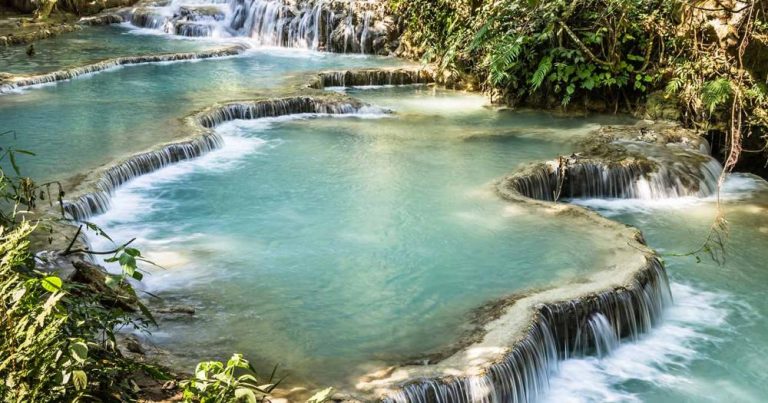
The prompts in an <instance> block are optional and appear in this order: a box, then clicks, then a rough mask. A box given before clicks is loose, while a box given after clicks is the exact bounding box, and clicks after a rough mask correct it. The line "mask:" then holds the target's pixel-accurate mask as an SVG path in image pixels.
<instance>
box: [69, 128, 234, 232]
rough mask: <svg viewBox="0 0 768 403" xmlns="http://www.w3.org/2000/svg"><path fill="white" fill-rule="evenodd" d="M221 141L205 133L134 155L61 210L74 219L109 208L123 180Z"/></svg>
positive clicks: (194, 154)
mask: <svg viewBox="0 0 768 403" xmlns="http://www.w3.org/2000/svg"><path fill="white" fill-rule="evenodd" d="M222 141H223V140H222V139H221V137H220V136H219V135H217V134H214V133H208V134H206V135H204V136H201V137H199V138H196V139H192V140H189V141H186V142H183V143H176V144H170V145H168V146H165V147H163V148H161V149H160V150H157V151H150V152H146V153H142V154H138V155H135V156H133V157H131V158H129V159H128V160H126V161H123V162H122V163H120V164H118V165H116V166H114V167H112V168H110V169H108V170H107V171H106V172H104V174H103V175H102V177H101V179H100V180H99V181H98V183H97V184H96V188H97V190H96V191H95V192H92V193H88V194H85V195H83V196H80V197H79V198H78V199H77V200H74V201H68V202H66V203H65V204H64V212H65V213H66V214H67V215H68V217H69V218H71V219H73V220H76V221H82V220H85V219H87V218H88V217H91V216H93V215H97V214H101V213H104V212H105V211H107V209H108V208H109V198H110V196H111V195H112V194H113V193H114V192H115V190H117V188H118V187H120V186H121V185H122V184H124V183H126V182H128V181H129V180H131V179H133V178H136V177H138V176H141V175H144V174H147V173H150V172H154V171H157V170H158V169H160V168H163V167H166V166H169V165H171V164H174V163H177V162H179V161H184V160H188V159H192V158H196V157H199V156H201V155H204V154H207V153H208V152H210V151H211V150H214V149H216V148H219V147H221V144H222Z"/></svg>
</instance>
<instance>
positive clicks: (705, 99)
mask: <svg viewBox="0 0 768 403" xmlns="http://www.w3.org/2000/svg"><path fill="white" fill-rule="evenodd" d="M731 95H733V89H732V88H731V81H730V80H729V79H727V78H718V79H716V80H713V81H708V82H706V83H705V84H704V86H703V87H702V88H701V102H702V103H703V104H704V107H705V108H707V110H709V113H710V114H711V113H713V112H714V111H715V109H717V108H718V107H719V106H722V105H724V104H725V103H726V102H728V100H729V99H730V98H731Z"/></svg>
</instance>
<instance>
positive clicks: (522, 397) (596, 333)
mask: <svg viewBox="0 0 768 403" xmlns="http://www.w3.org/2000/svg"><path fill="white" fill-rule="evenodd" d="M671 298H672V297H671V294H670V290H669V284H668V280H667V277H666V273H665V271H664V268H663V267H662V265H661V263H660V262H659V261H658V259H656V258H651V259H648V261H647V265H646V268H645V269H644V270H641V271H640V272H638V273H637V274H636V275H635V278H634V280H633V281H632V284H630V285H628V286H627V287H623V288H617V289H614V290H610V291H605V292H602V293H599V294H595V295H591V296H587V297H584V298H581V299H577V300H572V301H564V302H559V303H553V304H545V305H540V306H539V307H537V312H536V317H535V319H534V321H533V323H532V324H531V325H530V328H529V329H528V332H527V335H526V336H525V338H524V339H522V340H520V341H519V342H518V343H516V344H515V346H514V348H513V349H512V350H511V351H509V352H508V353H507V354H506V356H505V357H504V358H503V359H501V360H500V361H498V362H496V363H494V364H491V365H490V366H489V367H488V368H486V369H485V371H483V373H481V374H478V375H468V376H447V377H445V378H425V379H419V380H415V381H411V382H408V383H406V384H404V385H401V387H400V389H399V390H397V391H396V392H394V393H392V394H390V395H389V396H387V397H386V398H385V399H384V401H386V402H390V403H447V402H533V401H536V400H537V398H538V397H539V396H541V394H542V393H543V392H545V391H546V390H547V389H548V387H549V377H550V375H551V374H552V373H553V372H554V371H556V370H557V367H558V362H559V361H561V360H564V359H568V358H571V357H581V356H585V355H591V354H605V353H607V352H609V351H610V350H611V349H613V348H615V346H616V345H617V343H618V341H619V339H620V338H633V339H636V338H638V337H639V336H640V335H641V334H643V333H645V332H647V331H648V330H650V329H651V328H652V327H653V326H654V325H656V324H657V323H658V322H659V321H660V320H661V316H662V311H663V309H664V307H665V306H667V305H669V304H670V303H671Z"/></svg>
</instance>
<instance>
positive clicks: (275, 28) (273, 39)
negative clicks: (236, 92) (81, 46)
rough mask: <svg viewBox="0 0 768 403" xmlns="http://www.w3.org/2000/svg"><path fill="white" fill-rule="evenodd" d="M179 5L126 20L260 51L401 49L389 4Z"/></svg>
mask: <svg viewBox="0 0 768 403" xmlns="http://www.w3.org/2000/svg"><path fill="white" fill-rule="evenodd" d="M179 3H182V2H177V1H173V2H171V3H170V4H169V5H167V6H164V7H139V8H135V9H132V10H130V11H128V13H127V15H123V16H122V17H123V19H125V20H126V21H130V23H131V24H132V25H135V26H137V27H141V28H148V29H156V30H160V31H163V32H166V33H169V34H174V35H184V36H213V37H227V36H235V37H246V38H251V39H252V40H253V41H254V42H256V43H257V44H258V45H262V46H280V47H290V48H302V49H311V50H327V51H332V52H339V53H368V54H388V53H391V52H392V51H394V49H395V48H396V47H397V44H396V43H395V42H396V40H394V39H393V38H397V37H398V35H397V34H396V32H395V30H396V29H397V28H396V24H395V22H394V20H393V19H392V18H389V17H387V16H386V12H387V8H386V6H385V4H383V3H382V2H378V1H368V0H354V1H340V0H227V1H226V3H224V4H222V3H221V2H220V1H217V0H206V1H204V2H203V3H202V5H200V4H196V5H183V4H179Z"/></svg>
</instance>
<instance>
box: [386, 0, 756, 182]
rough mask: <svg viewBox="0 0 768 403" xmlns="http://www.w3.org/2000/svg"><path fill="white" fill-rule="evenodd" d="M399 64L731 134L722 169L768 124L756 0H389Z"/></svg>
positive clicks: (538, 98)
mask: <svg viewBox="0 0 768 403" xmlns="http://www.w3.org/2000/svg"><path fill="white" fill-rule="evenodd" d="M390 6H391V8H392V10H393V12H394V13H395V15H399V16H401V22H402V24H403V29H404V31H405V34H404V35H403V37H402V42H401V49H402V51H403V53H404V54H405V55H406V56H410V57H417V58H421V59H422V60H424V61H425V62H429V63H434V64H435V65H436V66H437V67H438V69H439V71H440V74H441V77H443V81H445V83H446V84H457V85H460V86H464V87H468V88H471V89H478V90H482V91H484V92H486V93H488V94H489V95H490V96H491V98H492V100H493V101H495V102H499V103H506V104H511V105H532V106H545V107H553V106H557V105H560V106H562V107H567V108H570V109H579V108H584V109H589V110H598V111H617V110H620V109H621V110H624V111H631V112H636V113H638V114H639V115H641V116H642V115H646V116H647V115H650V116H651V117H654V118H655V117H657V116H658V114H659V110H660V109H661V110H666V111H670V110H671V111H673V112H672V113H671V115H673V116H669V115H670V113H667V116H664V117H665V118H670V117H672V118H675V119H679V120H680V121H681V122H682V123H683V124H685V125H687V126H689V127H693V128H696V129H698V130H701V131H702V132H707V131H719V132H721V133H723V134H725V137H726V138H727V144H726V148H727V151H726V156H725V158H724V167H725V171H726V172H727V171H730V170H731V169H732V168H733V167H734V165H735V164H736V162H737V160H738V157H739V155H740V154H741V152H742V151H743V147H742V143H743V140H745V139H751V140H752V141H750V144H755V143H756V142H755V141H754V140H757V139H760V141H759V142H758V144H759V149H758V150H749V151H752V152H761V153H764V150H765V148H764V144H765V139H764V138H762V136H764V132H765V127H767V126H768V90H767V87H766V78H768V77H767V75H768V70H767V69H766V66H768V63H767V62H768V20H766V10H765V2H764V1H760V0H749V1H737V0H725V1H721V0H703V1H679V0H651V1H648V0H573V1H570V0H569V1H566V0H495V1H481V0H390Z"/></svg>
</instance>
